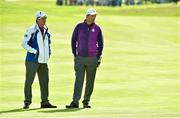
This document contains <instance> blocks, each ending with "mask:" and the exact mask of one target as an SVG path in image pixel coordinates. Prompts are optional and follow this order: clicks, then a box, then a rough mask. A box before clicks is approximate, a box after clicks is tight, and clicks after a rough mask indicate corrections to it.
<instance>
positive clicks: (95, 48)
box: [71, 21, 103, 58]
mask: <svg viewBox="0 0 180 118" xmlns="http://www.w3.org/2000/svg"><path fill="white" fill-rule="evenodd" d="M71 47H72V53H73V54H74V56H82V57H93V56H96V57H97V58H100V57H101V55H102V50H103V36H102V31H101V29H100V27H99V26H98V25H96V24H95V23H93V24H91V25H88V24H87V23H86V21H84V22H82V23H79V24H78V25H77V26H76V27H75V29H74V31H73V34H72V41H71Z"/></svg>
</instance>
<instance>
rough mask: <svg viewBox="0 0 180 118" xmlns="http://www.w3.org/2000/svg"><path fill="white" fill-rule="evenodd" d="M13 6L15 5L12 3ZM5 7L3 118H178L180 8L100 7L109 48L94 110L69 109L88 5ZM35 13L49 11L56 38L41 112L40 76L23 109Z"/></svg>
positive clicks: (0, 37) (22, 0)
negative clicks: (27, 40) (28, 34)
mask: <svg viewBox="0 0 180 118" xmlns="http://www.w3.org/2000/svg"><path fill="white" fill-rule="evenodd" d="M11 1H12V0H11ZM37 1H38V0H18V1H17V2H3V1H2V0H1V2H0V117H1V118H12V117H13V118H32V117H35V118H41V117H42V118H54V117H56V118H57V117H59V118H63V117H65V118H128V117H131V118H176V117H180V80H179V79H180V17H179V16H180V5H172V4H166V5H148V6H135V7H126V6H124V7H122V8H112V7H95V8H96V9H97V11H98V13H99V15H98V16H97V20H96V21H97V24H99V25H100V26H101V28H102V30H103V34H104V38H105V48H104V53H103V59H102V65H101V67H100V68H99V69H98V72H97V77H96V83H95V90H94V93H93V95H92V100H91V105H92V109H74V110H66V109H65V105H66V104H69V103H70V101H71V98H72V92H73V83H74V70H73V56H72V54H71V48H70V42H71V34H72V31H73V29H74V27H75V26H76V24H77V23H78V22H81V21H83V20H84V17H85V11H86V9H87V7H58V6H56V5H55V2H54V1H53V0H52V1H51V0H49V1H48V0H44V2H42V3H41V2H37ZM37 10H43V11H45V12H46V13H47V14H48V19H47V26H48V27H49V31H50V32H51V36H52V39H51V40H52V56H51V59H50V61H49V68H50V101H51V102H52V103H53V104H56V105H58V108H57V109H39V107H40V90H39V83H38V78H36V79H35V82H34V84H33V103H32V105H31V108H30V110H22V109H21V108H22V106H23V100H24V94H23V87H24V80H25V65H24V59H25V55H26V52H25V50H24V49H23V48H22V47H21V42H22V39H23V36H24V33H25V31H26V29H27V28H28V27H29V26H31V25H32V24H33V23H34V22H35V19H34V15H35V12H36V11H37Z"/></svg>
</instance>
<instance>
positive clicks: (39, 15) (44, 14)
mask: <svg viewBox="0 0 180 118" xmlns="http://www.w3.org/2000/svg"><path fill="white" fill-rule="evenodd" d="M44 17H46V18H47V15H46V13H45V12H43V11H37V12H36V20H37V19H41V18H44Z"/></svg>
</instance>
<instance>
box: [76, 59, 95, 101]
mask: <svg viewBox="0 0 180 118" xmlns="http://www.w3.org/2000/svg"><path fill="white" fill-rule="evenodd" d="M74 63H75V64H74V69H75V76H76V79H75V83H74V93H73V102H74V103H77V104H78V103H79V100H80V98H81V94H82V88H83V83H84V77H85V75H86V86H85V94H84V100H83V103H84V104H86V103H89V101H90V97H91V94H92V92H93V88H94V81H95V76H96V69H97V64H98V60H97V58H96V57H80V56H78V57H76V58H75V59H74Z"/></svg>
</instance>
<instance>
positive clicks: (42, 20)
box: [37, 17, 46, 26]
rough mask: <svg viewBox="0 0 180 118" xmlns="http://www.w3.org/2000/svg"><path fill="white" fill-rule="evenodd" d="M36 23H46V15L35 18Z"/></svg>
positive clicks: (42, 24)
mask: <svg viewBox="0 0 180 118" xmlns="http://www.w3.org/2000/svg"><path fill="white" fill-rule="evenodd" d="M37 23H38V24H39V25H41V26H44V25H45V24H46V17H42V18H40V19H38V20H37Z"/></svg>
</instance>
